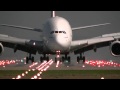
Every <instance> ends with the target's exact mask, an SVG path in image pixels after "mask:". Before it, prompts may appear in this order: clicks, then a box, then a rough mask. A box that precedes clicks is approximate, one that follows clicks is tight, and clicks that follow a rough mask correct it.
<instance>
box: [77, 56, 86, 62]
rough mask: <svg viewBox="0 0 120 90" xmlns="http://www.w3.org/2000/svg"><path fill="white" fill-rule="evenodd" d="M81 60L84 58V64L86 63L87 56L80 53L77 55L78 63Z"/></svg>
mask: <svg viewBox="0 0 120 90" xmlns="http://www.w3.org/2000/svg"><path fill="white" fill-rule="evenodd" d="M80 60H82V61H83V64H84V63H85V56H82V54H80V56H77V63H79V62H80Z"/></svg>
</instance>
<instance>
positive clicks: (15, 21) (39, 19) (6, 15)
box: [0, 11, 120, 60]
mask: <svg viewBox="0 0 120 90" xmlns="http://www.w3.org/2000/svg"><path fill="white" fill-rule="evenodd" d="M56 15H57V16H61V17H64V18H66V19H67V20H68V21H69V23H70V25H71V27H79V26H86V25H93V24H101V23H111V24H110V25H106V26H99V27H94V28H87V29H81V30H77V31H74V32H73V40H78V39H79V40H80V39H86V38H92V37H96V36H100V35H102V34H108V33H116V32H120V11H56ZM50 16H51V15H50V11H0V24H11V25H19V26H26V27H33V28H41V27H42V24H43V23H44V22H45V21H46V20H47V19H49V18H50ZM0 34H7V35H10V36H14V37H18V38H27V39H37V40H39V36H40V33H38V32H33V31H26V30H22V29H15V28H10V27H0ZM70 55H71V56H72V60H76V56H74V54H73V53H72V54H70ZM25 56H26V53H25V52H22V51H17V53H15V54H14V53H13V49H10V48H5V52H4V53H3V55H2V56H0V59H4V58H6V59H8V58H23V57H25ZM85 56H86V58H87V59H115V60H119V58H120V57H113V56H112V55H111V53H110V50H109V47H104V48H100V49H98V50H97V53H94V52H93V50H92V51H88V52H85ZM35 58H39V55H38V54H37V55H35Z"/></svg>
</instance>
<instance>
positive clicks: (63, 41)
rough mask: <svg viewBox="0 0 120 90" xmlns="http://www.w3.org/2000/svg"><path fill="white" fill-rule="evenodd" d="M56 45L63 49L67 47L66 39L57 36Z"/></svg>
mask: <svg viewBox="0 0 120 90" xmlns="http://www.w3.org/2000/svg"><path fill="white" fill-rule="evenodd" d="M56 43H57V44H58V45H59V46H60V47H63V48H66V47H68V44H69V43H68V38H66V37H62V36H57V37H56Z"/></svg>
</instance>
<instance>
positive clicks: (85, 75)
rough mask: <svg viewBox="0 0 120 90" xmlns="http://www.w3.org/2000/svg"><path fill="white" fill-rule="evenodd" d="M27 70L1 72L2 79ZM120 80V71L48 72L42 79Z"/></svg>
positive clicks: (27, 77) (44, 73)
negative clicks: (102, 78)
mask: <svg viewBox="0 0 120 90" xmlns="http://www.w3.org/2000/svg"><path fill="white" fill-rule="evenodd" d="M24 72H25V70H0V79H11V78H13V77H16V76H17V75H21V74H22V73H24ZM37 73H38V71H29V73H28V75H27V76H25V77H24V78H23V79H30V78H31V77H32V76H33V75H35V74H37ZM101 77H104V78H105V79H120V70H48V71H46V72H43V73H42V75H41V78H42V79H100V78H101Z"/></svg>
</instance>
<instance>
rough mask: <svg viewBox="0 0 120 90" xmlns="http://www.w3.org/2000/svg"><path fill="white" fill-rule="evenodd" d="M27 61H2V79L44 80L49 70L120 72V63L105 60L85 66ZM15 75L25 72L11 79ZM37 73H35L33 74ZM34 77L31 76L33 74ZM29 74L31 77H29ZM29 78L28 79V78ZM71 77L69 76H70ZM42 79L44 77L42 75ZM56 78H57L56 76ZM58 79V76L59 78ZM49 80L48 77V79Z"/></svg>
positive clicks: (87, 63)
mask: <svg viewBox="0 0 120 90" xmlns="http://www.w3.org/2000/svg"><path fill="white" fill-rule="evenodd" d="M25 62H26V61H25V60H2V61H0V70H2V71H1V75H2V74H3V75H2V76H1V77H3V78H11V79H26V78H29V79H42V78H41V75H42V74H43V73H45V72H46V71H47V70H49V71H50V70H56V71H57V70H58V71H59V70H60V71H62V70H67V71H68V70H70V71H72V70H75V71H76V70H98V71H99V70H120V63H118V62H114V61H111V60H110V61H104V60H86V61H85V63H84V64H83V63H82V62H80V63H68V62H59V61H57V63H55V62H54V60H52V59H50V60H49V61H48V62H47V61H46V60H44V61H43V62H42V63H41V62H34V63H30V62H29V64H26V63H25ZM10 70H12V72H13V73H14V74H15V72H14V71H16V70H17V71H16V72H19V71H21V70H22V71H23V72H22V73H21V74H20V73H19V74H18V75H17V74H16V75H14V77H9V76H11V75H9V73H11V71H10ZM3 71H4V72H5V71H10V72H9V73H6V74H7V75H5V76H8V77H4V73H2V72H3ZM33 71H35V72H33ZM30 73H31V74H32V75H31V74H30ZM28 74H29V77H28ZM26 76H27V77H26ZM68 76H69V75H68ZM42 77H44V76H43V75H42ZM54 77H56V76H54ZM57 77H58V76H57ZM46 78H47V77H46Z"/></svg>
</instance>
